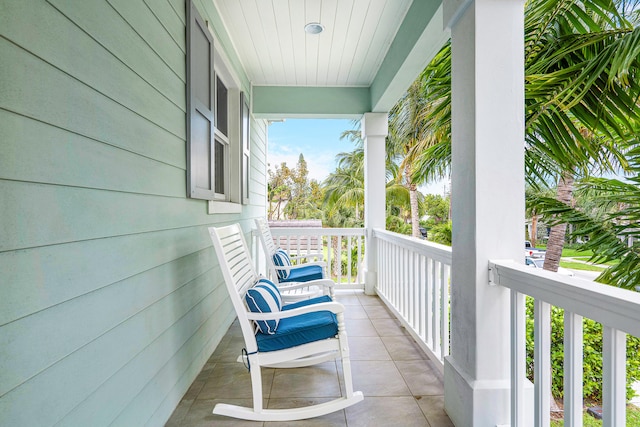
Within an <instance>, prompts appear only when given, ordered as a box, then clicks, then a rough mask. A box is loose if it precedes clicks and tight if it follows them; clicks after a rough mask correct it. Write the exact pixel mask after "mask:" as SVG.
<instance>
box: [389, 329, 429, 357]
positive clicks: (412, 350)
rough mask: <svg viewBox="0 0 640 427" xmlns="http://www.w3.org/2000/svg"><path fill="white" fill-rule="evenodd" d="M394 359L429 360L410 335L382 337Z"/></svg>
mask: <svg viewBox="0 0 640 427" xmlns="http://www.w3.org/2000/svg"><path fill="white" fill-rule="evenodd" d="M380 339H381V340H382V342H383V343H384V346H385V347H386V348H387V351H388V352H389V354H390V355H391V358H392V359H393V360H427V359H428V357H427V355H426V354H425V353H424V351H423V350H422V349H421V348H420V347H418V344H416V342H415V341H414V340H413V338H412V337H411V336H410V335H402V336H395V337H381V338H380Z"/></svg>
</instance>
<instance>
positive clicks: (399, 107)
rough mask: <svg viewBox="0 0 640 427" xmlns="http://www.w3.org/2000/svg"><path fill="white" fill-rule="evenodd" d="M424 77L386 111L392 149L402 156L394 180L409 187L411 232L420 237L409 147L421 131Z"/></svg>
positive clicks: (413, 155)
mask: <svg viewBox="0 0 640 427" xmlns="http://www.w3.org/2000/svg"><path fill="white" fill-rule="evenodd" d="M422 84H423V81H422V80H420V79H417V80H416V81H414V82H413V84H412V85H411V86H410V87H409V89H408V90H407V92H406V93H405V94H404V95H403V96H402V98H400V100H399V101H398V102H397V103H396V104H395V106H394V107H393V108H392V109H391V112H390V113H389V136H388V137H387V139H388V141H389V142H390V143H391V144H390V145H391V149H392V153H393V155H395V156H398V157H399V158H400V159H401V161H402V162H401V164H400V170H402V173H401V174H399V175H398V178H397V181H398V182H399V183H403V184H404V185H405V186H406V187H407V189H408V190H409V200H410V215H411V235H412V236H414V237H420V236H421V234H420V215H419V212H418V211H419V207H418V204H419V201H418V198H419V197H418V184H419V183H420V181H424V180H418V179H417V178H416V175H414V173H413V163H414V160H415V155H416V152H415V151H412V150H411V147H413V146H415V145H417V144H418V143H419V141H420V139H421V138H422V137H423V135H422V132H421V131H422V130H423V129H422V127H421V126H420V121H421V120H422V111H423V110H424V108H425V107H424V106H423V105H422V104H423V98H422V96H421V95H422V92H423V89H422Z"/></svg>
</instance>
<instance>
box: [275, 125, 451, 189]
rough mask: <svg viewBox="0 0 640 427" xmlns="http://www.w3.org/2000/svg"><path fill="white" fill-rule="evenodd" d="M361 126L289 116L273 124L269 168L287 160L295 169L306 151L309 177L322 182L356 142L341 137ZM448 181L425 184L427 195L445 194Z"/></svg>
mask: <svg viewBox="0 0 640 427" xmlns="http://www.w3.org/2000/svg"><path fill="white" fill-rule="evenodd" d="M354 128H355V129H360V125H359V124H354V122H353V121H352V120H345V119H287V120H285V121H284V122H273V123H271V125H269V146H268V153H267V162H268V163H269V169H271V170H274V169H275V166H276V165H279V164H280V163H282V162H285V163H286V164H287V166H288V167H290V168H293V167H295V166H296V164H297V162H298V157H299V156H300V154H301V153H302V154H303V155H304V159H305V160H306V161H307V167H308V169H309V178H311V179H316V180H318V181H319V182H322V181H323V180H324V179H325V178H326V177H327V176H328V175H329V174H330V173H331V172H333V171H334V170H335V167H336V154H338V153H340V152H343V151H351V150H353V149H354V145H353V144H352V143H351V142H349V141H348V140H340V134H342V132H343V131H345V130H350V129H354ZM445 184H446V182H445V181H439V182H436V183H432V184H429V185H426V186H421V187H420V191H421V192H422V193H424V194H428V193H431V194H443V192H444V186H445Z"/></svg>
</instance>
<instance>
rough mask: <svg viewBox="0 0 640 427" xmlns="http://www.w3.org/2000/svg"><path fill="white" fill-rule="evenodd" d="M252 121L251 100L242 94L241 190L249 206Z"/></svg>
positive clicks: (244, 203)
mask: <svg viewBox="0 0 640 427" xmlns="http://www.w3.org/2000/svg"><path fill="white" fill-rule="evenodd" d="M250 120H251V117H250V109H249V100H248V99H247V97H246V96H245V94H244V92H240V143H241V144H242V148H241V151H242V156H241V158H242V160H241V161H242V164H241V165H240V170H241V172H242V177H241V188H242V204H243V205H247V204H249V177H250V176H251V164H250V160H251V138H250V132H249V131H250V125H249V123H250Z"/></svg>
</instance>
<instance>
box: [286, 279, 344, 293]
mask: <svg viewBox="0 0 640 427" xmlns="http://www.w3.org/2000/svg"><path fill="white" fill-rule="evenodd" d="M314 285H315V286H321V287H323V288H329V289H331V288H334V287H335V286H336V282H334V281H333V280H331V279H315V280H309V281H308V282H285V284H280V285H278V289H280V291H287V290H290V289H298V288H306V287H308V286H314Z"/></svg>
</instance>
